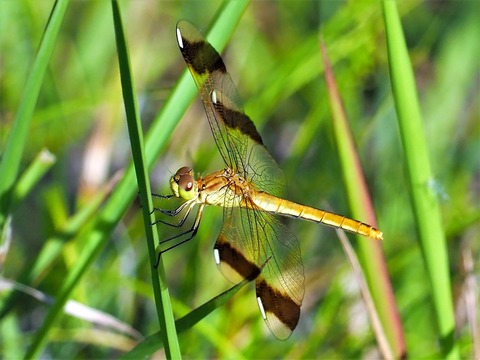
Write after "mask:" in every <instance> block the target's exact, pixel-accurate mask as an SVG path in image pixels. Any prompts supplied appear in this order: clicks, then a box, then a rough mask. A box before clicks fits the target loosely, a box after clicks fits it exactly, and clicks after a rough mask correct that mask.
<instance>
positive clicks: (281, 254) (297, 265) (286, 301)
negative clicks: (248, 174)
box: [215, 208, 304, 339]
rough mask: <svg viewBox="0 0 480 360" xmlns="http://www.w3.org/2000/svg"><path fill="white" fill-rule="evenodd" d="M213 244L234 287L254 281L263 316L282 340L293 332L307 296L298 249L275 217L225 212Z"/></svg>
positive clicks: (233, 210) (240, 210)
mask: <svg viewBox="0 0 480 360" xmlns="http://www.w3.org/2000/svg"><path fill="white" fill-rule="evenodd" d="M224 217H225V218H224V224H223V227H222V230H221V232H220V235H219V237H218V239H217V242H216V244H215V252H216V254H217V255H216V261H217V264H218V265H219V268H220V270H221V272H222V273H223V274H224V275H225V277H226V278H227V279H229V280H230V281H232V282H238V281H239V280H242V279H244V278H249V279H253V278H255V277H256V291H257V301H258V304H259V307H260V311H261V313H262V316H263V318H264V320H265V322H266V324H267V326H268V327H269V329H270V330H271V332H272V333H273V334H274V335H275V336H276V337H277V338H279V339H286V338H288V337H289V336H290V334H291V333H292V331H293V330H294V329H295V327H296V325H297V323H298V320H299V317H300V306H301V304H302V300H303V296H304V272H303V265H302V261H301V255H300V246H299V243H298V240H297V239H296V237H295V236H294V235H293V233H292V232H291V231H290V230H289V229H288V228H287V227H286V226H284V225H283V224H282V223H280V222H279V221H278V220H277V219H276V218H275V217H274V216H273V215H271V214H269V213H265V212H263V211H259V210H254V209H249V208H225V209H224Z"/></svg>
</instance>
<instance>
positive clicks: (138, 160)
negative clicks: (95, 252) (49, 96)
mask: <svg viewBox="0 0 480 360" xmlns="http://www.w3.org/2000/svg"><path fill="white" fill-rule="evenodd" d="M112 10H113V20H114V26H115V39H116V42H117V51H118V62H119V67H120V77H121V82H122V91H123V99H124V104H125V113H126V117H127V125H128V132H129V135H130V145H131V148H132V156H133V164H134V167H135V173H136V176H137V182H138V189H139V192H140V200H141V204H142V213H143V219H144V226H145V235H146V239H147V247H148V254H149V258H150V264H151V265H152V266H151V276H152V285H153V292H154V295H155V304H156V307H157V315H158V320H159V323H160V328H161V329H163V330H164V331H162V332H161V334H162V337H163V343H164V345H165V353H166V356H167V358H169V359H171V358H174V359H179V358H181V353H180V346H179V344H178V338H177V331H176V329H175V319H174V317H173V310H172V306H171V302H170V295H169V292H168V287H167V280H166V276H165V268H164V266H163V262H162V259H161V258H160V261H159V263H158V264H157V255H156V253H155V244H156V243H157V244H158V233H157V231H153V230H156V226H155V227H152V226H151V224H152V223H153V222H155V215H154V214H153V213H151V212H150V209H153V203H152V197H151V195H150V194H151V190H150V182H149V181H148V171H147V167H146V165H145V153H144V148H143V132H142V127H141V123H140V116H139V115H138V106H137V101H136V99H135V95H134V89H135V87H134V85H133V78H132V76H131V72H130V59H129V56H128V50H127V49H128V45H127V40H126V38H125V34H124V30H123V25H122V19H121V15H120V8H119V6H118V2H117V1H115V0H114V1H112ZM156 265H158V273H157V271H156V268H155V266H156Z"/></svg>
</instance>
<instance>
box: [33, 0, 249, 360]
mask: <svg viewBox="0 0 480 360" xmlns="http://www.w3.org/2000/svg"><path fill="white" fill-rule="evenodd" d="M247 4H248V1H245V0H243V1H235V2H226V3H225V6H224V7H222V8H221V10H220V12H219V15H218V16H217V21H216V22H215V24H214V25H213V26H212V31H215V34H217V33H218V34H219V35H217V36H216V37H215V40H214V41H215V44H216V46H217V47H218V49H219V50H221V49H223V47H224V46H225V44H226V42H227V40H228V38H229V37H230V36H231V34H232V32H233V30H234V28H235V24H237V23H238V21H239V19H240V18H241V15H242V13H243V11H244V10H245V8H246V6H247ZM223 14H225V16H224V15H223ZM174 36H175V34H174V31H173V30H172V37H174ZM187 75H188V76H189V74H187V70H185V72H184V74H183V76H182V77H181V78H180V80H179V82H178V84H177V86H176V87H175V89H174V91H173V92H172V94H171V96H170V98H169V99H168V100H167V102H166V104H165V106H164V108H163V109H162V111H161V113H160V114H159V116H157V118H156V119H155V120H154V123H153V124H152V126H151V128H150V130H149V132H148V134H147V136H146V144H145V148H146V157H147V165H148V168H150V167H151V166H152V165H153V163H154V161H155V159H156V157H157V156H158V155H159V154H160V152H161V150H162V149H163V148H164V146H165V145H166V142H167V141H168V139H169V138H170V135H171V133H172V131H173V129H174V127H175V126H176V124H177V123H178V122H179V121H180V119H181V117H182V115H183V113H184V112H185V111H186V109H187V107H188V106H189V105H190V102H191V101H192V99H193V97H194V96H195V94H196V89H195V86H194V84H193V81H191V80H190V79H188V78H187ZM136 189H137V187H136V179H135V173H134V168H133V165H132V166H129V168H128V169H127V170H126V171H125V174H124V176H123V178H122V180H121V181H120V182H119V184H118V186H117V187H116V188H115V190H114V191H113V193H112V196H111V197H110V199H109V201H108V202H107V203H106V204H105V206H104V208H103V209H102V210H101V211H100V212H99V213H98V216H97V218H96V219H95V223H94V224H93V229H92V230H91V231H90V232H89V233H88V234H86V235H85V238H84V244H83V252H82V253H81V255H80V257H79V259H78V260H77V262H76V263H75V266H74V267H73V268H72V269H71V271H70V272H69V273H68V275H67V276H66V278H65V281H64V283H63V286H62V287H61V289H60V290H59V293H58V295H57V296H56V302H55V303H54V304H53V306H52V307H51V308H50V309H49V311H48V314H47V317H46V318H45V320H44V322H43V324H42V326H41V327H40V329H39V330H38V332H37V334H36V336H35V337H34V340H33V342H32V344H31V346H30V348H29V349H28V351H27V354H26V357H27V358H32V357H36V356H38V354H39V353H40V352H41V351H42V349H43V347H44V346H45V343H46V340H47V337H48V333H49V331H50V330H51V328H52V326H53V324H54V323H55V321H56V320H57V319H58V317H59V315H60V314H62V309H63V306H64V304H65V303H66V301H67V300H68V298H69V296H70V294H71V293H72V291H73V289H74V288H75V286H76V285H77V284H78V282H79V281H80V280H81V278H82V276H83V274H84V273H85V271H86V270H87V269H88V267H89V266H90V265H91V264H92V262H93V260H94V259H95V258H96V256H97V254H98V253H99V252H100V250H101V249H102V248H103V246H104V245H105V244H106V242H107V241H108V239H109V236H110V234H111V233H112V232H113V230H114V229H115V227H116V225H117V223H118V222H119V220H120V219H121V217H122V216H123V214H124V213H125V211H126V209H127V208H128V206H129V205H130V203H131V201H132V200H133V198H134V196H135V195H136V194H137V190H136Z"/></svg>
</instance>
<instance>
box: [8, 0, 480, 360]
mask: <svg viewBox="0 0 480 360" xmlns="http://www.w3.org/2000/svg"><path fill="white" fill-rule="evenodd" d="M120 5H121V8H122V16H123V22H124V26H125V30H126V32H127V37H128V44H129V52H130V59H131V67H132V74H133V77H134V80H135V86H136V89H137V96H138V102H139V105H140V115H141V118H142V123H143V126H144V130H145V131H148V129H149V127H150V125H151V124H152V122H153V121H154V119H155V117H156V115H157V114H158V112H159V111H161V109H162V108H163V106H164V104H165V102H166V101H167V99H168V97H169V95H170V94H171V93H172V89H173V88H174V86H175V84H176V83H177V81H178V79H179V78H180V75H181V73H182V72H184V71H185V64H184V62H183V60H182V58H181V55H180V52H179V51H178V49H177V44H176V38H175V24H176V22H177V21H178V20H179V19H187V20H189V21H191V22H192V23H194V24H195V25H196V26H197V27H199V28H200V29H202V30H206V29H207V27H208V25H209V24H210V23H211V22H212V21H213V18H214V16H215V14H216V13H217V11H218V9H219V7H220V6H221V3H220V2H213V1H210V2H203V1H189V2H179V3H177V2H157V1H141V2H140V1H134V2H126V1H125V2H120ZM52 6H53V2H51V1H50V2H48V1H40V2H37V1H27V0H25V1H2V2H1V3H0V56H1V59H0V94H1V98H0V161H1V160H2V156H3V152H4V148H5V145H6V142H7V138H8V136H9V134H10V133H11V130H12V127H13V125H14V124H13V122H14V119H15V116H16V114H17V111H18V107H19V103H20V101H21V96H22V93H23V91H24V86H25V83H26V79H27V78H28V76H29V73H30V71H31V68H32V64H33V62H34V59H35V57H36V52H37V49H38V47H39V44H40V42H41V40H42V34H43V31H44V29H45V27H46V24H47V21H48V18H49V14H50V12H51V9H52ZM398 7H399V12H400V15H401V18H402V24H403V28H404V31H405V37H406V40H407V44H408V47H409V51H410V58H411V61H412V65H413V67H414V70H415V76H416V81H417V89H418V93H419V96H420V102H421V110H422V115H423V119H424V129H425V133H426V137H427V139H428V150H429V152H430V161H431V164H432V167H433V172H434V174H435V177H434V178H432V179H431V182H430V183H429V184H428V187H430V188H431V189H432V190H433V191H434V192H435V193H436V194H437V196H438V198H439V199H440V201H441V205H442V214H443V219H444V223H445V226H444V227H445V229H446V237H447V240H448V251H449V252H448V254H449V261H450V270H451V280H452V284H453V285H452V292H451V294H446V296H452V298H453V301H454V304H455V314H456V320H457V329H456V334H455V337H456V339H457V341H458V344H459V348H460V353H461V355H462V356H463V357H466V358H468V357H472V356H473V353H474V345H473V344H474V341H473V338H472V331H471V327H470V326H469V322H468V319H469V316H472V314H473V315H474V314H475V311H474V310H476V311H477V312H476V313H477V314H478V290H477V293H475V290H474V289H472V285H471V284H472V282H473V284H474V285H475V284H477V287H478V259H479V253H480V241H479V237H480V225H479V219H480V207H479V200H480V185H479V174H480V158H479V157H480V155H479V154H480V114H479V109H480V104H479V96H478V91H479V62H478V59H479V58H480V57H479V54H480V51H479V47H480V43H479V42H478V40H477V39H476V38H477V37H478V33H479V32H480V25H479V24H480V22H479V21H478V19H479V16H480V6H479V5H478V3H476V2H474V1H413V0H408V1H402V2H399V3H398ZM320 34H321V35H322V37H323V39H324V41H325V44H326V46H327V49H328V54H329V57H330V60H331V62H332V66H333V71H334V73H335V77H336V80H337V83H338V87H339V91H340V94H341V96H342V99H343V103H344V107H345V109H346V111H347V115H348V118H349V120H350V126H351V128H352V131H353V134H354V140H355V142H356V145H357V148H358V154H359V156H360V159H361V161H362V166H363V168H364V171H365V174H366V176H367V182H368V186H369V189H370V193H371V196H372V198H373V201H374V205H375V211H376V215H377V217H378V223H379V227H380V229H381V230H382V231H383V232H384V234H385V240H384V242H383V243H382V245H383V249H384V252H385V257H386V262H387V267H388V271H389V274H390V279H391V282H392V286H393V289H394V292H395V300H396V303H397V306H398V309H399V312H400V317H401V321H402V325H403V330H404V335H405V339H406V347H407V351H408V353H409V355H410V357H411V358H419V357H434V356H438V353H439V345H438V330H437V324H436V321H435V316H434V310H433V304H432V298H431V290H430V283H429V280H428V277H427V274H426V271H425V266H424V262H423V257H422V253H421V251H420V247H419V243H418V235H417V231H416V228H415V223H414V216H413V213H412V206H411V204H410V197H409V194H408V190H407V189H408V187H407V182H406V169H405V161H404V158H403V155H402V154H403V153H402V144H401V142H400V137H399V133H398V128H397V125H396V120H395V116H396V115H395V109H394V105H393V99H392V93H391V86H390V81H389V70H388V63H387V51H386V43H385V34H384V23H383V18H382V9H381V5H380V2H378V1H373V0H372V1H356V2H355V1H351V2H340V1H325V2H319V1H301V2H300V1H273V0H272V1H261V2H252V3H251V4H250V5H249V7H248V8H247V10H246V11H245V13H244V14H243V17H242V18H241V21H240V22H239V24H238V27H237V29H236V30H235V32H234V35H233V37H232V39H231V40H230V41H229V45H228V47H227V49H226V51H225V52H223V54H224V61H225V63H226V65H227V67H228V70H229V72H230V74H231V76H232V78H233V80H234V82H235V83H236V85H237V88H238V91H239V93H240V94H241V96H242V98H243V99H244V105H245V110H246V113H247V114H249V115H250V117H251V118H252V119H253V121H254V122H255V123H256V125H257V127H258V129H259V132H260V133H261V134H262V136H263V138H264V142H265V144H266V145H267V147H268V148H269V150H270V151H271V153H272V154H273V156H274V157H275V158H276V159H277V160H278V162H279V164H280V166H281V167H282V168H283V169H284V171H285V175H286V178H287V181H288V184H289V189H288V190H289V198H290V199H291V200H294V201H297V202H300V203H305V204H308V205H312V206H316V207H321V208H325V207H327V208H329V209H332V210H334V211H335V212H338V213H342V214H345V215H349V214H350V213H349V209H348V205H347V204H348V202H347V199H346V196H345V189H344V186H343V184H342V181H341V168H340V164H339V159H338V155H337V152H336V146H335V143H334V140H333V135H332V125H331V112H330V108H329V105H328V101H327V92H326V91H327V90H326V86H325V81H324V78H323V66H322V61H321V56H320V50H319V37H320ZM122 101H123V99H122V90H121V86H120V78H119V70H118V60H117V52H116V46H115V35H114V30H113V21H112V11H111V4H110V2H109V1H106V0H105V1H89V2H84V1H72V2H71V3H70V4H69V6H68V9H67V12H66V15H65V19H64V20H63V23H62V26H61V29H60V33H59V36H58V38H57V40H56V43H55V48H54V52H53V55H52V58H51V60H50V62H49V66H48V69H47V72H46V76H45V78H44V80H43V83H42V87H41V91H40V96H39V99H38V102H37V105H36V107H35V111H34V113H33V118H32V121H31V125H30V129H29V137H28V141H27V143H26V146H25V147H24V149H23V154H22V160H21V167H20V174H19V176H20V177H21V176H22V175H23V174H24V173H25V171H26V169H28V168H29V166H30V164H31V163H32V162H33V161H34V159H35V158H36V157H37V155H38V154H39V153H40V152H41V151H42V149H48V150H49V151H50V152H51V153H52V154H53V155H54V156H55V157H56V162H55V163H54V164H53V165H48V166H51V167H50V168H49V170H48V172H47V173H46V174H45V175H44V176H43V177H42V178H41V180H40V181H39V182H38V184H37V185H35V187H33V189H31V191H29V192H28V194H26V196H22V194H23V193H22V192H21V191H20V190H22V189H23V188H20V189H19V190H18V191H19V195H18V197H17V198H18V201H14V202H13V203H12V212H11V216H12V222H11V226H10V227H9V228H10V229H11V236H4V237H3V243H2V244H0V245H1V247H0V271H1V279H0V280H1V281H2V282H1V283H2V285H4V286H2V287H1V292H0V316H2V317H1V319H0V334H1V336H0V354H1V355H2V357H3V358H13V357H19V356H22V355H24V354H25V352H26V350H27V348H28V346H29V344H30V341H31V340H32V339H33V338H34V336H36V331H38V329H39V328H40V327H41V326H42V324H43V323H44V321H45V315H46V313H47V311H48V308H49V304H50V303H51V301H52V299H53V298H55V297H56V295H57V294H58V293H59V289H60V288H61V287H62V286H64V283H65V279H66V278H67V277H68V276H69V275H70V274H71V270H72V268H74V266H75V264H76V263H78V261H79V259H81V258H82V254H83V253H84V252H85V251H86V246H85V245H86V242H85V238H86V237H87V234H89V231H90V229H91V227H92V223H93V221H95V219H96V217H97V216H98V213H99V211H101V210H99V209H101V208H102V201H103V196H108V189H109V188H110V186H112V185H114V184H115V180H114V179H116V178H118V177H119V176H121V175H122V170H123V169H125V168H126V167H127V166H128V165H129V163H130V162H131V154H130V145H129V143H128V135H127V131H126V124H125V120H124V107H123V102H122ZM167 137H168V138H169V141H168V145H167V146H166V147H165V148H164V149H163V151H162V153H161V155H160V156H159V158H158V160H157V162H156V165H155V167H154V168H153V170H152V171H151V181H152V188H153V189H154V191H155V192H158V193H168V192H169V189H168V182H169V177H170V176H171V174H172V173H174V172H175V171H176V170H177V168H179V167H180V166H184V165H187V164H188V165H193V166H194V168H195V171H196V173H197V174H207V173H209V172H211V171H213V170H218V169H220V168H221V167H223V166H224V165H223V164H222V161H221V157H220V155H219V154H218V152H217V150H216V148H215V145H214V142H213V139H212V136H211V133H210V130H209V128H208V125H207V121H206V118H205V114H204V112H203V108H202V106H201V104H200V103H199V101H198V100H197V101H195V102H194V103H193V105H192V106H191V107H190V108H189V110H188V111H187V112H186V114H185V116H184V118H183V120H182V121H181V122H180V123H179V125H178V126H177V127H176V128H175V131H173V132H172V133H171V134H167ZM147 150H148V149H147ZM1 176H2V174H0V177H1ZM136 191H137V190H136V189H135V192H136ZM157 205H160V204H157ZM161 205H163V206H171V205H170V204H168V203H167V204H165V203H162V204H161ZM221 223H222V211H221V209H215V208H212V209H210V208H208V209H206V211H205V214H204V218H203V220H202V226H201V228H200V231H199V233H198V235H197V237H196V238H195V240H193V241H191V242H189V243H188V244H185V245H182V246H180V247H178V248H176V249H174V250H172V251H170V252H168V253H167V254H166V256H164V259H163V260H164V263H165V269H166V274H167V280H168V285H169V288H170V295H171V297H172V304H173V305H172V306H173V310H174V313H175V316H176V317H177V318H180V317H181V316H183V315H184V314H186V313H188V311H189V310H191V309H193V308H196V307H198V306H199V305H201V304H202V303H204V302H206V301H208V300H209V299H211V298H212V297H214V296H216V295H217V294H219V293H221V292H222V291H224V290H226V289H228V288H229V287H230V286H231V284H229V283H228V282H227V281H226V280H225V279H224V278H223V277H222V275H221V274H220V273H219V272H218V270H217V268H216V266H215V264H214V261H213V256H212V248H213V243H214V241H215V239H216V237H217V235H218V231H219V229H220V226H221ZM287 223H288V225H289V227H290V228H291V229H292V230H293V231H294V233H295V234H296V235H297V237H298V239H299V240H300V242H301V247H302V257H303V262H304V265H305V271H306V284H305V285H306V295H305V300H304V305H303V307H302V316H301V319H300V323H299V326H298V328H297V329H296V330H295V332H294V334H293V335H292V337H291V338H290V339H289V340H287V341H284V342H280V341H278V340H276V339H275V338H273V337H272V336H271V335H270V333H269V332H268V330H267V328H266V326H265V325H264V323H263V320H262V319H261V316H260V314H259V311H258V309H257V306H256V301H255V296H254V288H253V287H252V286H251V285H247V286H245V287H244V288H243V289H242V290H241V291H240V292H239V293H237V294H236V295H235V296H234V298H233V299H232V300H230V301H229V302H228V303H227V304H226V306H223V307H220V308H218V309H217V310H216V311H215V312H213V313H212V314H211V315H209V316H208V317H207V318H206V319H204V320H203V321H201V322H200V323H199V324H197V325H196V326H195V327H193V328H192V329H189V330H187V331H186V332H184V333H182V334H181V335H180V337H179V340H180V348H181V351H182V354H183V355H184V356H185V357H192V358H209V357H235V358H240V357H245V358H274V357H275V358H278V357H282V358H318V357H321V358H335V357H336V358H358V357H365V356H371V355H373V356H375V354H376V351H377V350H376V347H377V344H376V342H375V338H374V337H373V334H372V331H371V329H370V325H369V323H368V319H367V317H366V315H365V311H364V308H363V304H362V301H361V298H360V296H359V293H358V289H357V286H356V283H355V281H354V280H353V278H352V275H351V269H350V267H349V266H348V263H347V261H346V260H345V257H344V255H343V253H342V250H341V247H340V245H339V243H338V241H337V239H336V235H335V232H334V231H332V230H331V229H328V228H325V227H322V226H319V225H315V224H311V223H303V222H300V221H293V220H288V221H287ZM77 224H80V225H78V226H76V225H77ZM170 230H171V229H170V228H162V227H160V233H159V235H160V238H166V237H168V236H171V233H170ZM8 240H9V241H8ZM7 245H9V246H7ZM43 259H45V262H44V263H43V264H45V265H44V266H42V265H41V264H42V263H41V260H42V261H43ZM469 259H473V264H471V265H469ZM91 260H92V261H91V262H90V263H89V265H88V269H87V271H86V272H85V274H84V275H83V276H82V277H81V279H80V281H79V282H78V283H77V284H76V285H75V288H74V291H73V293H72V295H71V299H72V300H75V301H76V302H78V303H81V304H83V305H84V306H88V307H89V308H90V309H89V310H96V311H98V312H95V313H92V314H91V316H90V317H89V318H87V319H85V316H86V314H89V315H90V313H88V312H87V310H86V309H85V308H79V307H75V306H74V305H75V304H72V303H71V304H70V305H69V306H70V308H69V311H68V312H66V314H65V315H64V316H62V317H61V318H60V319H58V321H56V322H55V323H54V324H53V325H52V328H51V331H50V333H49V336H48V342H47V344H46V347H45V350H44V355H45V356H50V357H55V358H61V357H81V358H94V357H95V358H101V357H109V358H111V357H117V356H120V355H121V354H123V353H124V352H126V351H128V350H130V349H131V348H132V347H133V346H134V345H135V344H136V343H137V342H138V341H140V340H141V339H142V337H146V336H148V335H150V334H152V333H154V332H157V331H158V330H159V325H158V321H157V316H156V314H155V312H156V308H155V306H154V301H153V293H152V286H151V279H150V269H151V268H150V267H151V265H150V262H149V260H148V254H147V248H146V243H145V235H144V228H143V222H142V219H141V215H140V209H139V204H138V202H137V201H132V204H131V207H130V208H129V209H128V210H127V211H126V212H125V215H124V216H123V218H122V221H120V222H118V224H116V227H115V231H114V232H113V233H112V234H111V235H109V240H108V242H107V243H106V246H103V247H102V248H101V249H99V251H97V252H96V253H95V254H94V257H92V259H91ZM476 260H477V262H476ZM37 270H38V272H36V271H37ZM32 274H33V275H32ZM469 284H470V285H469ZM23 285H26V286H28V287H29V288H25V287H23ZM14 288H15V289H21V290H22V292H21V293H17V294H16V296H15V297H14V298H12V292H13V289H14ZM36 291H38V292H36ZM475 294H476V296H477V302H475V301H473V302H470V303H467V302H465V299H466V298H469V297H470V298H471V297H472V296H474V295H475ZM50 297H51V298H50ZM12 299H13V300H12ZM474 299H475V298H474ZM107 315H108V316H107ZM112 319H115V320H116V321H118V322H115V323H113V325H112ZM476 320H477V321H476V322H475V319H472V320H471V322H470V324H478V322H479V321H478V315H477V319H476ZM120 322H122V324H128V327H127V326H123V325H122V326H121V323H120ZM477 326H478V325H477ZM20 339H21V340H20ZM476 341H477V344H478V341H479V339H476ZM477 346H478V345H477ZM477 355H478V353H477Z"/></svg>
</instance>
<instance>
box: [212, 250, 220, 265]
mask: <svg viewBox="0 0 480 360" xmlns="http://www.w3.org/2000/svg"><path fill="white" fill-rule="evenodd" d="M213 257H214V258H215V263H216V264H217V265H220V252H219V251H218V249H213Z"/></svg>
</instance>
